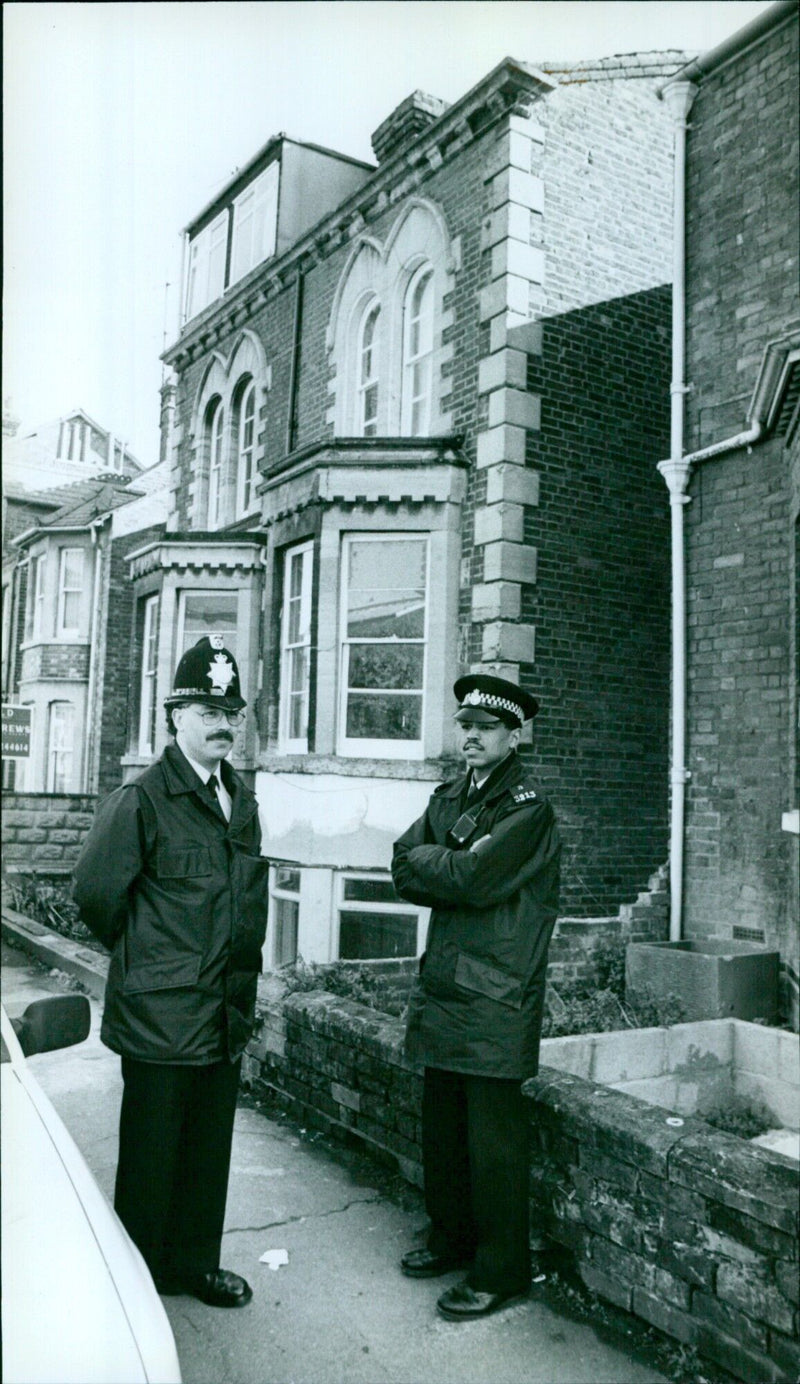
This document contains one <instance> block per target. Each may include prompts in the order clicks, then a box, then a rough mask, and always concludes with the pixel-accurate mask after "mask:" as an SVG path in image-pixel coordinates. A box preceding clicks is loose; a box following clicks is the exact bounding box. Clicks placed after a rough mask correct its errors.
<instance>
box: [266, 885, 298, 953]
mask: <svg viewBox="0 0 800 1384" xmlns="http://www.w3.org/2000/svg"><path fill="white" fill-rule="evenodd" d="M279 869H291V870H295V871H296V872H297V874H298V876H299V879H298V885H297V890H296V891H295V890H293V889H281V888H280V887H279V885H278V883H277V879H278V870H279ZM301 889H302V875H301V873H300V866H299V865H289V864H287V865H284V866H278V865H273V866H272V867H271V869H270V872H269V896H270V909H269V914H270V929H269V931H270V943H269V953H270V956H269V963H268V964H269V965H270V966H272V967H275V968H277V967H278V966H286V965H291V962H292V961H296V960H297V957H298V954H299V953H298V950H297V948H298V943H299V934H300V891H301ZM281 902H285V903H291V904H294V905H295V906H296V910H297V921H296V930H295V939H294V957H292V958H290V960H289V961H279V960H278V956H277V951H278V908H277V906H276V905H277V904H279V903H281Z"/></svg>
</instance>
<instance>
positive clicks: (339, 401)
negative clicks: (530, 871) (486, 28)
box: [119, 53, 685, 963]
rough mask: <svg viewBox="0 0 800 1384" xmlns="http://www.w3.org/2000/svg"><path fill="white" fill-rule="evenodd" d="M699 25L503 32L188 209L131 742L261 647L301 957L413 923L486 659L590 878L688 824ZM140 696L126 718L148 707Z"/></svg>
mask: <svg viewBox="0 0 800 1384" xmlns="http://www.w3.org/2000/svg"><path fill="white" fill-rule="evenodd" d="M684 56H685V55H682V54H680V53H656V54H645V55H631V56H628V57H624V58H614V59H608V60H605V61H600V62H595V63H592V64H590V65H589V64H587V65H572V66H570V67H565V68H560V69H558V70H555V69H554V68H552V67H550V68H548V67H544V68H542V69H537V68H534V67H530V66H528V65H526V64H525V63H520V62H515V61H512V60H510V59H509V60H506V61H504V62H501V63H500V64H499V65H498V66H497V67H496V68H495V69H494V70H493V71H491V72H489V73H488V75H487V76H486V77H485V78H484V79H483V81H481V82H480V83H479V84H478V85H477V86H476V87H475V88H474V89H473V90H472V91H470V92H468V93H467V94H466V95H465V96H464V97H463V98H462V99H461V100H459V101H457V102H456V103H455V104H454V105H452V106H449V107H447V106H445V104H444V103H443V102H441V101H439V100H436V99H433V98H432V97H429V96H425V95H422V94H421V93H419V92H416V93H414V94H413V95H412V96H410V97H409V98H408V99H407V100H405V101H404V102H403V103H402V104H401V105H400V106H399V107H398V108H397V109H396V110H395V111H393V112H392V113H391V114H390V115H389V116H388V118H387V119H386V120H385V121H384V122H383V124H382V125H381V126H380V127H379V129H378V130H377V131H376V132H375V134H374V137H373V148H374V151H375V157H376V161H377V165H376V166H371V165H367V164H364V163H359V162H355V161H353V160H352V159H348V158H346V157H344V156H342V155H339V154H336V153H334V152H332V151H330V150H326V149H321V148H317V147H314V146H311V145H304V144H298V143H296V142H295V141H293V140H291V139H289V138H288V137H286V136H284V135H280V136H277V137H276V138H274V139H272V140H270V141H269V142H268V143H267V144H266V145H265V146H264V148H263V149H261V150H260V151H259V152H258V153H257V154H256V156H255V157H254V158H253V160H252V161H251V162H250V164H249V165H248V166H247V167H246V168H244V169H243V170H242V171H241V172H240V173H238V174H237V176H236V177H235V178H234V179H233V180H232V181H231V182H230V183H229V184H228V186H227V187H225V188H224V189H223V191H222V192H221V193H220V194H219V195H218V196H217V197H215V198H214V200H213V201H212V202H211V203H210V204H209V205H208V206H206V207H205V208H203V209H202V211H200V212H199V213H198V215H197V217H196V218H195V219H194V220H193V221H192V222H191V224H190V225H189V226H188V228H187V230H186V254H185V263H186V276H185V285H184V314H185V319H184V322H183V326H182V328H181V331H180V334H179V336H178V339H177V340H176V341H175V343H174V344H173V345H172V346H171V347H170V348H169V350H168V351H167V352H166V354H165V361H166V363H167V365H168V366H169V367H170V368H171V371H172V378H171V380H170V382H169V383H168V384H167V385H166V386H165V391H164V400H163V403H164V407H163V413H162V417H163V426H164V438H163V451H164V452H165V454H166V456H167V458H168V461H169V465H170V467H171V477H172V479H171V491H170V496H171V498H170V515H169V518H168V521H167V528H166V532H165V533H164V534H163V535H162V536H156V537H155V538H152V539H151V540H150V541H146V542H143V543H142V544H141V545H140V546H139V547H134V550H133V551H132V552H131V553H130V556H129V558H128V571H129V579H130V591H131V592H132V595H133V599H134V604H135V618H134V644H135V657H134V663H135V673H134V676H133V679H132V701H131V704H130V706H129V712H128V717H127V737H126V741H125V743H124V744H120V746H119V748H120V757H121V762H122V765H123V769H124V772H125V773H126V774H128V775H130V774H133V773H135V772H137V771H138V770H139V768H140V767H141V766H142V765H144V764H145V763H147V762H148V761H149V759H150V757H151V756H152V755H153V754H154V753H155V752H157V751H158V750H159V748H160V746H161V743H162V739H163V737H164V735H165V730H164V727H163V717H162V714H161V712H160V707H161V703H162V700H163V697H164V695H165V693H166V692H167V689H168V681H169V677H170V670H171V669H172V668H173V667H174V665H175V661H176V659H177V657H178V656H179V654H180V652H181V651H182V650H183V648H185V647H186V646H187V644H188V643H190V642H192V641H193V640H194V639H196V638H197V637H198V635H199V633H201V632H203V631H206V630H209V629H213V630H215V631H218V632H222V633H223V634H224V636H225V639H226V642H227V644H228V645H229V647H231V648H232V649H233V650H235V653H236V657H237V659H238V662H239V666H240V668H241V670H242V674H243V680H244V685H245V694H246V696H247V697H248V700H249V702H250V706H251V713H250V715H249V717H248V720H247V724H246V728H245V729H244V730H243V732H242V736H241V740H240V743H239V745H238V746H237V749H236V755H235V759H236V762H237V763H238V765H239V767H240V768H242V769H243V770H244V771H246V772H249V773H250V774H252V776H253V779H254V783H255V788H256V792H257V794H258V797H259V801H260V804H261V809H262V814H263V818H264V823H265V827H266V832H265V839H266V844H265V849H266V850H267V852H268V853H269V854H270V855H271V856H272V857H273V858H275V859H276V860H277V861H278V862H282V863H278V864H276V867H275V870H274V875H273V894H274V898H273V906H272V909H271V923H270V936H269V939H268V950H269V958H268V959H269V961H270V962H274V963H277V962H281V961H284V960H288V959H290V958H291V957H293V956H294V955H295V954H298V953H299V954H301V955H302V956H303V957H304V958H306V959H307V960H327V959H330V958H331V957H337V956H342V957H358V956H401V955H413V954H414V953H415V952H416V951H417V950H418V948H419V947H420V945H421V941H422V936H423V927H424V920H423V918H422V917H420V916H417V913H416V912H415V910H414V909H413V908H412V907H410V906H408V905H407V904H401V903H400V902H399V901H398V900H397V899H396V898H395V897H394V895H393V893H392V889H391V885H390V881H389V876H388V864H389V858H390V850H391V843H392V840H393V839H394V838H395V836H396V835H397V834H398V833H399V831H400V830H401V829H402V828H403V827H404V826H405V825H406V824H407V823H408V821H410V820H411V819H412V818H413V817H414V816H415V815H416V813H417V812H418V811H419V810H421V808H422V806H423V804H424V802H425V801H426V799H427V796H428V794H429V792H430V789H431V783H432V781H433V782H435V781H437V780H439V779H441V778H443V777H444V776H445V775H446V774H447V773H449V772H451V770H452V767H453V758H454V738H453V732H452V723H451V717H452V712H453V710H454V703H453V698H452V692H451V688H452V683H453V680H454V678H455V677H456V676H457V675H458V673H460V672H463V671H464V670H465V669H468V668H473V669H475V668H487V669H493V670H497V671H500V672H503V673H507V674H509V673H510V674H512V675H513V676H519V678H520V679H521V681H522V683H523V684H524V685H526V686H531V687H535V688H536V692H537V695H538V696H539V697H540V698H541V701H542V705H543V710H542V712H541V714H540V716H539V718H538V720H537V723H536V741H537V743H536V749H535V757H536V763H537V766H538V772H539V774H540V777H541V780H542V782H543V785H544V787H545V788H546V790H547V791H548V792H549V793H550V795H551V796H552V797H553V799H554V801H555V802H556V804H557V807H558V810H559V813H560V816H561V819H562V821H563V822H564V823H565V826H566V833H567V837H568V841H569V845H570V864H569V867H568V869H567V872H566V874H567V898H566V910H565V911H568V912H570V913H572V914H574V915H578V916H586V915H592V914H594V915H596V914H598V913H600V914H602V913H609V912H615V911H616V909H617V908H618V906H619V904H620V903H621V902H622V901H624V900H626V899H629V898H631V897H634V896H635V895H636V893H637V891H638V890H640V889H642V888H644V887H645V884H646V881H647V879H648V877H649V876H650V874H651V872H652V871H653V870H655V869H656V868H657V867H658V866H659V865H660V864H662V862H663V861H664V859H665V857H666V850H667V733H668V705H667V698H668V681H669V679H668V668H669V516H668V506H667V505H666V504H665V499H664V493H663V482H662V481H661V479H660V477H659V476H658V473H657V471H656V469H655V468H656V462H657V461H658V460H659V458H660V457H662V456H664V455H666V452H667V450H668V424H669V407H668V405H669V330H670V290H669V286H668V280H669V278H670V265H671V244H672V124H671V119H670V116H669V113H668V111H667V110H666V108H665V106H664V104H663V102H662V101H660V100H659V98H658V94H657V86H658V84H659V82H661V81H663V80H664V78H665V77H667V76H669V75H670V74H671V73H673V72H674V71H675V70H676V69H677V68H678V67H679V66H680V64H681V62H682V61H683V59H684ZM120 724H122V720H121V719H120Z"/></svg>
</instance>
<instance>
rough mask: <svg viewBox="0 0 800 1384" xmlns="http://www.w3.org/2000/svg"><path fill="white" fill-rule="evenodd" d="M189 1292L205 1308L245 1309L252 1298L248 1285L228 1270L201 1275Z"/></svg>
mask: <svg viewBox="0 0 800 1384" xmlns="http://www.w3.org/2000/svg"><path fill="white" fill-rule="evenodd" d="M190 1292H191V1293H192V1296H193V1297H197V1298H199V1299H200V1301H201V1302H204V1303H205V1304H206V1306H207V1307H246V1306H247V1304H248V1302H249V1301H250V1299H251V1298H252V1296H253V1289H252V1288H251V1287H250V1284H249V1283H247V1282H245V1280H244V1279H243V1278H240V1277H239V1275H238V1273H231V1272H230V1271H229V1270H228V1269H215V1270H214V1271H213V1273H204V1274H201V1276H200V1278H199V1280H198V1281H197V1282H196V1283H193V1284H192V1287H191V1288H190Z"/></svg>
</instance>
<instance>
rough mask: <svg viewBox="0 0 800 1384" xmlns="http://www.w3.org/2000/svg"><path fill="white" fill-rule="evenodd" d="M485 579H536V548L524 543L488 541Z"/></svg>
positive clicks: (484, 564) (485, 550)
mask: <svg viewBox="0 0 800 1384" xmlns="http://www.w3.org/2000/svg"><path fill="white" fill-rule="evenodd" d="M483 576H484V580H485V581H520V582H529V583H533V582H535V581H536V549H535V548H532V547H529V546H528V545H526V544H523V543H505V542H499V543H487V544H486V547H485V549H484V558H483Z"/></svg>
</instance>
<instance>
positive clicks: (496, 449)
mask: <svg viewBox="0 0 800 1384" xmlns="http://www.w3.org/2000/svg"><path fill="white" fill-rule="evenodd" d="M498 462H510V463H511V464H512V465H513V466H524V465H525V429H524V428H518V427H515V426H513V425H511V424H501V425H500V426H499V427H496V428H489V429H488V431H487V432H482V433H478V466H479V467H483V466H494V465H496V464H497V463H498Z"/></svg>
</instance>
